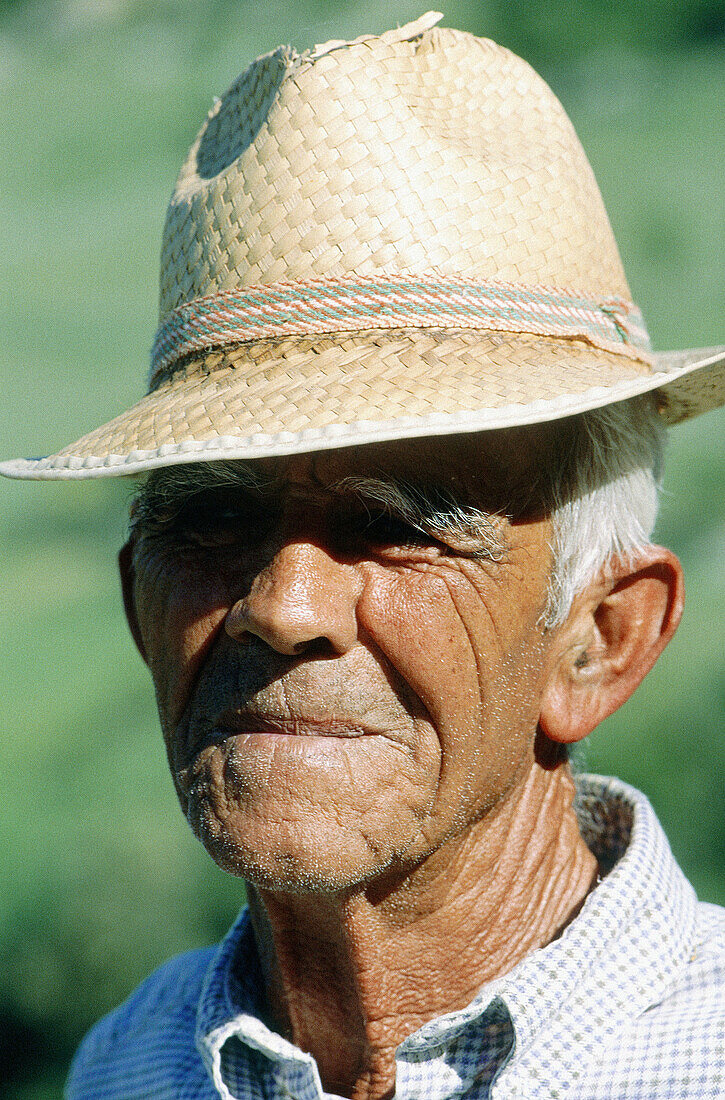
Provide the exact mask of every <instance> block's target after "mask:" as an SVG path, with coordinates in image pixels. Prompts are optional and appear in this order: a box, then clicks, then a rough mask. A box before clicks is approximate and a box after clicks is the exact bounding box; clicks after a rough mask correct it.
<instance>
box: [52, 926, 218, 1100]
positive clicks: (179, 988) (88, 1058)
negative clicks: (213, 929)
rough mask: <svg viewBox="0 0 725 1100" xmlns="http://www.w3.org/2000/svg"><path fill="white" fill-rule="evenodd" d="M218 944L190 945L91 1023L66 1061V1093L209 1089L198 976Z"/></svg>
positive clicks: (123, 1099) (75, 1097) (169, 1093)
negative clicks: (200, 1043)
mask: <svg viewBox="0 0 725 1100" xmlns="http://www.w3.org/2000/svg"><path fill="white" fill-rule="evenodd" d="M216 951H217V948H215V947H210V948H206V949H204V950H199V951H189V952H187V953H186V954H184V955H179V956H177V957H176V958H174V959H171V960H169V962H167V963H165V964H164V965H163V966H161V967H159V969H158V970H156V971H155V972H154V973H153V974H152V975H151V976H150V977H148V978H147V979H146V980H145V981H144V982H142V984H141V985H140V986H139V987H138V988H137V989H136V990H135V992H134V993H132V994H131V996H130V997H129V998H128V1000H127V1001H125V1002H124V1004H122V1005H119V1007H118V1008H116V1009H114V1011H113V1012H111V1013H110V1014H109V1015H108V1016H106V1017H104V1018H103V1019H102V1020H100V1021H99V1022H98V1023H97V1024H96V1025H95V1027H93V1028H92V1029H91V1031H89V1033H88V1034H87V1035H86V1037H85V1039H84V1040H83V1042H82V1043H81V1045H80V1047H79V1048H78V1051H77V1053H76V1056H75V1058H74V1060H73V1064H72V1066H71V1070H70V1074H69V1077H68V1083H67V1085H66V1095H67V1097H68V1100H91V1098H93V1100H134V1098H137V1097H138V1098H139V1100H140V1098H141V1097H149V1096H153V1097H155V1098H157V1100H165V1098H167V1097H168V1098H169V1100H171V1097H173V1098H174V1100H180V1098H182V1097H183V1098H188V1100H191V1098H192V1097H194V1098H195V1100H196V1098H199V1100H200V1098H201V1097H203V1096H205V1095H206V1092H205V1085H206V1084H207V1083H209V1084H210V1082H208V1077H207V1075H206V1070H205V1068H204V1064H203V1062H202V1060H201V1056H200V1055H199V1053H198V1051H197V1049H196V1047H195V1045H194V1031H195V1025H196V1011H197V1005H198V1002H199V996H200V993H201V988H202V984H203V981H204V977H205V974H206V972H207V969H208V967H209V964H210V963H211V961H212V959H213V958H214V955H215V953H216ZM210 1095H211V1094H210Z"/></svg>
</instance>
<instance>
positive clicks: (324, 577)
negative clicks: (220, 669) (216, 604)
mask: <svg viewBox="0 0 725 1100" xmlns="http://www.w3.org/2000/svg"><path fill="white" fill-rule="evenodd" d="M361 588H362V581H361V578H360V576H359V574H358V571H357V570H356V569H355V567H354V566H351V565H345V564H342V563H340V562H338V561H336V560H335V559H334V558H333V557H331V556H330V555H329V554H328V553H327V552H326V550H325V549H324V548H323V547H321V546H318V545H316V544H315V543H312V542H303V541H296V542H289V543H286V544H285V545H284V546H283V547H282V548H281V550H279V551H278V552H277V553H276V554H275V556H274V558H273V559H272V561H271V562H270V563H269V564H268V565H267V566H266V567H265V568H264V569H263V570H262V571H261V572H260V573H258V574H257V576H256V577H255V578H254V581H253V582H252V586H251V588H250V590H249V593H248V594H247V595H246V596H244V597H243V598H242V599H240V600H238V601H237V603H235V604H234V606H233V607H232V608H231V609H230V611H229V612H228V614H227V618H226V623H225V629H226V632H227V634H229V636H230V637H232V638H236V639H242V638H243V637H244V635H245V634H254V635H256V637H258V638H261V639H262V640H263V641H264V642H266V643H267V645H269V646H271V648H272V649H275V650H276V651H277V652H278V653H287V654H290V655H293V654H296V653H303V652H304V651H305V650H307V649H312V648H317V646H318V645H319V646H320V647H321V648H322V649H323V650H325V649H328V650H331V651H332V653H335V654H337V655H342V654H343V653H346V652H347V651H348V649H350V648H352V646H353V645H354V644H355V642H356V641H357V602H358V599H359V596H360V592H361Z"/></svg>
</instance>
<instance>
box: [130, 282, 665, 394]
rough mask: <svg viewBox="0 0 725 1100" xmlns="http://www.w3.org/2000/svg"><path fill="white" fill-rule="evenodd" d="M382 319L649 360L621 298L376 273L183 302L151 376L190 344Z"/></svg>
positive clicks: (165, 327)
mask: <svg viewBox="0 0 725 1100" xmlns="http://www.w3.org/2000/svg"><path fill="white" fill-rule="evenodd" d="M388 328H390V329H393V328H395V329H402V328H421V329H423V328H428V329H430V328H437V329H473V330H483V331H492V332H519V333H532V334H536V335H540V336H558V337H569V338H572V339H581V340H584V341H586V342H587V343H590V344H592V345H594V346H595V347H600V348H602V349H604V350H607V351H615V352H618V353H619V354H621V355H627V356H629V357H630V358H632V359H637V360H640V361H642V362H644V363H649V362H650V356H649V355H648V354H647V352H648V351H649V348H650V342H649V337H648V335H647V330H646V328H645V325H644V321H643V318H642V314H641V312H640V310H639V309H638V308H637V306H635V305H634V304H633V303H632V302H628V301H626V300H625V299H623V298H607V299H603V300H601V301H594V300H592V299H591V298H588V297H586V296H584V295H582V294H577V293H576V292H574V291H570V290H562V289H559V288H553V287H546V286H524V285H521V284H520V283H506V282H482V281H478V280H472V279H470V280H469V279H463V278H442V279H441V278H435V277H430V278H422V277H420V276H415V277H405V276H383V275H381V276H373V277H370V276H368V277H365V278H354V277H351V278H344V279H313V280H308V281H304V282H302V281H300V282H290V283H272V284H269V285H258V286H248V287H241V288H237V289H234V290H228V291H223V292H221V293H218V294H212V295H209V296H208V297H203V298H197V299H196V300H194V301H191V302H187V303H185V304H184V305H182V306H179V307H178V308H177V309H175V310H173V311H172V312H171V313H170V314H169V315H168V316H167V317H166V319H165V320H164V322H163V323H162V324H161V326H160V328H159V330H158V332H157V334H156V339H155V341H154V346H153V350H152V354H151V378H150V384H151V386H152V387H153V386H155V385H158V384H159V383H160V382H161V381H163V380H164V379H165V378H166V377H167V376H168V374H169V372H170V371H171V372H173V367H174V364H175V363H176V362H178V360H179V359H182V358H184V357H186V356H188V355H191V354H193V353H198V352H205V351H212V350H215V349H219V348H222V347H227V346H229V345H232V344H238V343H245V342H248V341H251V340H259V339H264V338H267V337H284V336H293V335H312V334H325V333H332V332H357V331H364V330H371V329H388Z"/></svg>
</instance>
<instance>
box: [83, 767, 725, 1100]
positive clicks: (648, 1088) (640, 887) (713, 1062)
mask: <svg viewBox="0 0 725 1100" xmlns="http://www.w3.org/2000/svg"><path fill="white" fill-rule="evenodd" d="M577 782H578V798H577V814H578V816H579V822H580V827H581V829H582V833H583V835H584V837H585V839H586V841H587V843H588V845H589V846H590V848H591V849H592V851H593V852H594V854H595V855H596V856H597V858H598V859H599V862H600V865H601V867H602V868H603V871H604V873H605V877H604V878H603V881H602V882H601V883H600V884H599V886H597V888H596V889H595V890H594V891H593V892H592V893H591V894H590V895H589V897H588V898H587V900H586V902H585V904H584V906H583V908H582V910H581V912H580V913H579V914H578V916H577V917H576V919H575V920H574V921H572V923H571V924H570V925H569V927H568V928H567V929H566V930H565V932H564V933H563V935H562V936H561V937H560V938H559V939H557V940H555V941H554V942H553V943H550V944H549V945H548V946H547V947H544V948H542V949H540V950H538V951H534V952H532V953H531V954H530V955H528V956H527V957H526V958H525V959H523V961H522V962H520V963H519V964H518V966H516V967H514V969H513V970H511V971H510V972H509V973H508V974H506V975H504V976H503V977H501V978H499V979H497V980H496V981H494V982H491V983H489V984H488V985H486V986H485V987H484V988H483V989H481V991H480V992H479V994H478V995H477V996H476V998H475V999H474V1000H473V1001H472V1002H471V1004H470V1005H468V1007H467V1008H465V1009H462V1010H461V1011H458V1012H452V1013H450V1014H448V1015H446V1016H442V1017H439V1018H437V1019H434V1020H431V1021H430V1022H429V1023H427V1024H425V1025H424V1026H423V1027H422V1028H420V1029H419V1030H418V1031H416V1032H415V1033H414V1034H413V1035H411V1036H409V1037H408V1038H407V1039H406V1040H405V1041H404V1042H403V1043H401V1045H400V1046H399V1047H398V1050H397V1056H396V1057H397V1075H396V1093H395V1096H396V1100H453V1098H456V1100H457V1098H463V1097H466V1098H468V1100H484V1098H491V1100H559V1098H561V1100H563V1098H566V1100H605V1098H606V1100H660V1098H661V1100H686V1098H687V1100H693V1098H697V1100H722V1098H723V1097H725V910H723V909H720V908H718V907H716V906H713V905H704V904H698V902H697V900H696V898H695V895H694V893H693V890H692V887H691V886H690V885H689V883H688V882H687V880H686V879H685V877H684V876H683V874H682V872H681V871H680V869H679V867H678V866H677V864H676V863H675V861H674V859H673V856H672V853H671V852H670V849H669V845H668V844H667V840H666V838H665V835H664V833H663V832H662V829H661V827H660V825H659V823H658V821H657V818H656V817H655V815H654V812H653V810H652V807H651V806H650V804H649V803H648V801H647V799H646V798H645V797H644V796H643V795H641V794H640V793H639V792H638V791H635V790H633V789H632V788H631V787H628V786H627V785H626V784H624V783H621V782H620V781H619V780H616V779H602V778H600V777H598V776H580V777H579V779H578V781H577ZM260 989H261V975H260V970H259V961H258V958H257V954H256V950H255V946H254V939H253V936H252V931H251V926H250V921H249V916H248V913H247V912H246V911H243V912H242V914H241V915H240V917H239V919H238V920H237V922H236V923H235V925H234V926H233V928H232V929H231V931H230V932H229V934H228V935H227V937H226V939H225V940H224V941H223V942H222V943H221V945H220V946H219V947H218V948H212V949H208V950H204V951H193V952H190V953H189V954H186V955H182V956H181V957H179V958H177V959H173V960H172V961H171V962H169V963H167V964H166V965H165V966H162V967H161V968H160V969H159V970H157V971H156V973H155V974H153V975H152V976H151V977H150V978H148V979H147V981H145V982H144V983H143V985H141V986H140V987H139V988H138V989H137V990H136V992H135V993H134V994H133V995H132V996H131V997H130V998H129V1000H128V1001H127V1002H126V1003H125V1004H124V1005H122V1006H121V1007H120V1008H118V1009H116V1010H115V1012H112V1013H111V1014H110V1016H107V1017H106V1018H105V1019H104V1020H102V1021H101V1022H100V1023H99V1024H97V1025H96V1027H95V1028H93V1030H92V1031H91V1032H90V1033H89V1035H88V1036H87V1037H86V1039H85V1040H84V1042H83V1044H82V1045H81V1047H80V1049H79V1051H78V1054H77V1055H76V1058H75V1061H74V1063H73V1066H72V1068H71V1073H70V1077H69V1080H68V1085H67V1096H68V1100H141V1098H154V1100H172V1098H173V1100H192V1098H193V1100H213V1098H216V1097H222V1098H223V1100H291V1098H294V1100H323V1098H324V1097H326V1096H329V1094H326V1093H325V1092H324V1091H323V1088H322V1084H321V1082H320V1077H319V1073H318V1070H317V1066H316V1064H315V1061H314V1059H313V1058H312V1057H311V1056H310V1055H309V1054H304V1053H303V1052H302V1051H300V1050H299V1049H298V1048H297V1047H295V1046H293V1045H292V1044H291V1043H289V1042H287V1041H286V1040H285V1039H283V1038H282V1037H281V1036H280V1035H278V1034H276V1033H275V1032H274V1031H271V1030H270V1029H269V1028H268V1027H267V1026H266V1025H265V1024H264V1023H263V1021H262V1018H261V1017H262V1012H261V1004H260Z"/></svg>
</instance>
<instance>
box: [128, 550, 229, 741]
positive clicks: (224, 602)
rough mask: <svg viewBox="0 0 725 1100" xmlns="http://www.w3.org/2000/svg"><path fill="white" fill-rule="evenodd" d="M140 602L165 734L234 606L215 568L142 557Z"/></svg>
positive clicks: (138, 585) (137, 593)
mask: <svg viewBox="0 0 725 1100" xmlns="http://www.w3.org/2000/svg"><path fill="white" fill-rule="evenodd" d="M135 599H136V608H137V613H138V620H139V626H140V629H141V635H142V638H143V641H144V645H145V647H146V653H147V656H148V664H149V669H150V672H151V676H152V678H153V681H154V687H155V689H156V697H157V702H158V707H159V714H160V716H161V724H162V727H163V730H164V734H165V735H166V736H168V734H169V733H170V731H172V730H173V729H175V727H176V725H177V724H178V722H179V720H180V719H181V715H182V714H183V711H184V708H185V706H186V703H187V700H188V697H189V693H190V691H191V689H192V687H193V684H194V681H195V678H196V675H197V673H198V671H199V668H200V667H201V665H202V664H203V662H204V660H205V658H206V655H207V653H208V652H209V649H210V647H211V645H212V644H213V641H214V639H215V637H216V636H217V634H218V632H219V630H220V629H221V628H222V627H223V624H224V620H225V618H226V615H227V612H228V610H229V597H228V593H227V590H226V586H225V585H223V584H222V583H220V579H219V578H218V576H217V574H216V573H215V572H214V571H208V572H207V571H205V570H200V569H198V568H196V569H191V568H189V567H188V566H185V565H184V564H183V563H178V562H173V563H169V562H166V561H165V560H163V559H157V558H152V557H148V558H145V559H142V561H141V563H140V565H139V566H137V568H136V587H135Z"/></svg>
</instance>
